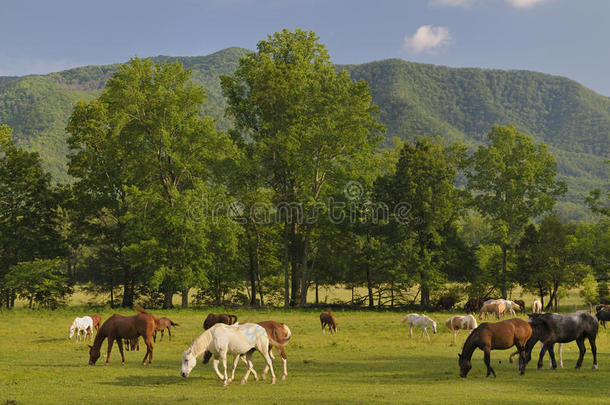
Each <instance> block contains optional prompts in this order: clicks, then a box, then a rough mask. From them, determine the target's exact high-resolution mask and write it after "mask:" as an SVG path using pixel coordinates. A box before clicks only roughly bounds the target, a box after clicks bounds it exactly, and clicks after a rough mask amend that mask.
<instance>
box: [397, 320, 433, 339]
mask: <svg viewBox="0 0 610 405" xmlns="http://www.w3.org/2000/svg"><path fill="white" fill-rule="evenodd" d="M405 322H407V323H408V324H409V325H410V330H409V336H410V337H413V328H414V327H415V328H422V332H421V337H422V338H423V337H424V333H425V334H426V336H427V337H428V341H430V335H429V334H428V328H432V331H433V332H434V333H436V322H435V321H434V320H433V319H431V318H429V317H428V316H426V315H419V314H409V315H407V316H405V317H404V318H403V319H402V323H405ZM420 339H421V338H420Z"/></svg>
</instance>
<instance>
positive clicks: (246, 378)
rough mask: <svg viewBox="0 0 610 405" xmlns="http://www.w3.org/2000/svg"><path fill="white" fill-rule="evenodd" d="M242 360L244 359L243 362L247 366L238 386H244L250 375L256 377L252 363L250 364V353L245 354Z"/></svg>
mask: <svg viewBox="0 0 610 405" xmlns="http://www.w3.org/2000/svg"><path fill="white" fill-rule="evenodd" d="M241 357H242V358H244V362H245V363H246V366H247V368H248V369H247V370H246V374H244V376H243V377H242V379H241V383H240V384H242V385H243V384H245V383H247V382H248V377H249V376H250V373H254V375H255V376H256V371H254V363H252V352H248V353H246V355H245V356H241ZM255 379H257V378H256V377H255Z"/></svg>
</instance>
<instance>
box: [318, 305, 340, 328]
mask: <svg viewBox="0 0 610 405" xmlns="http://www.w3.org/2000/svg"><path fill="white" fill-rule="evenodd" d="M320 324H321V325H322V333H324V332H326V330H325V327H326V326H328V331H329V332H330V333H333V331H334V332H335V333H337V321H335V317H334V316H333V313H332V312H331V311H330V308H328V310H327V311H326V312H322V313H321V314H320Z"/></svg>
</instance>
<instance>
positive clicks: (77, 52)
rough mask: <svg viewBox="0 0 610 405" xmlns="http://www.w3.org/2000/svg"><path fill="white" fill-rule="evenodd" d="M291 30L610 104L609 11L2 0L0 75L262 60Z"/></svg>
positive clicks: (541, 2) (582, 0)
mask: <svg viewBox="0 0 610 405" xmlns="http://www.w3.org/2000/svg"><path fill="white" fill-rule="evenodd" d="M282 28H290V29H294V28H303V29H312V30H314V31H315V32H316V33H317V34H318V35H319V36H320V41H321V42H322V43H324V44H325V45H326V46H327V48H328V50H329V52H330V55H331V57H332V59H333V61H334V62H335V63H362V62H368V61H373V60H380V59H387V58H403V59H405V60H409V61H415V62H425V63H433V64H441V65H448V66H455V67H465V66H476V67H485V68H500V69H528V70H535V71H539V72H545V73H551V74H557V75H562V76H567V77H569V78H571V79H574V80H577V81H578V82H580V83H582V84H584V85H586V86H587V87H589V88H591V89H593V90H595V91H597V92H598V93H601V94H604V95H606V96H610V74H609V70H608V66H610V1H609V0H402V1H384V0H377V1H360V0H337V1H333V0H325V1H322V0H320V1H318V0H311V1H305V0H300V1H299V0H224V1H223V0H174V1H171V0H164V1H161V0H120V1H116V0H103V1H88V0H53V1H51V0H38V1H36V0H0V75H24V74H33V73H48V72H52V71H57V70H62V69H66V68H70V67H75V66H82V65H97V64H108V63H116V62H123V61H126V60H128V59H129V58H130V57H132V56H134V55H137V56H141V57H145V56H155V55H160V54H162V55H174V56H188V55H207V54H210V53H213V52H216V51H218V50H221V49H224V48H227V47H230V46H241V47H245V48H250V49H255V47H256V43H257V42H258V41H259V40H261V39H263V38H265V37H266V36H267V35H268V34H270V33H273V32H274V31H278V30H281V29H282Z"/></svg>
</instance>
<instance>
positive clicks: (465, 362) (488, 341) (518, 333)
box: [458, 318, 532, 377]
mask: <svg viewBox="0 0 610 405" xmlns="http://www.w3.org/2000/svg"><path fill="white" fill-rule="evenodd" d="M530 336H532V328H531V326H530V325H529V323H527V322H525V321H524V320H522V319H518V318H513V319H507V320H505V321H501V322H496V323H482V324H481V325H479V327H478V328H476V329H475V330H474V331H472V333H471V334H470V336H468V338H467V339H466V342H465V343H464V347H463V349H462V353H461V354H458V358H459V362H458V363H459V365H460V377H466V376H467V375H468V372H469V371H470V369H471V368H472V363H471V362H470V359H472V353H473V352H474V351H475V349H477V348H479V349H481V350H482V351H483V353H485V356H484V361H485V365H486V366H487V377H489V375H490V374H493V375H494V377H495V376H496V372H495V371H494V370H493V368H491V365H490V354H491V351H492V350H505V349H509V348H511V347H513V346H516V347H517V350H519V372H520V373H521V374H524V373H525V366H526V364H527V363H526V351H525V344H526V343H527V341H528V339H529V338H530Z"/></svg>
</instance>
